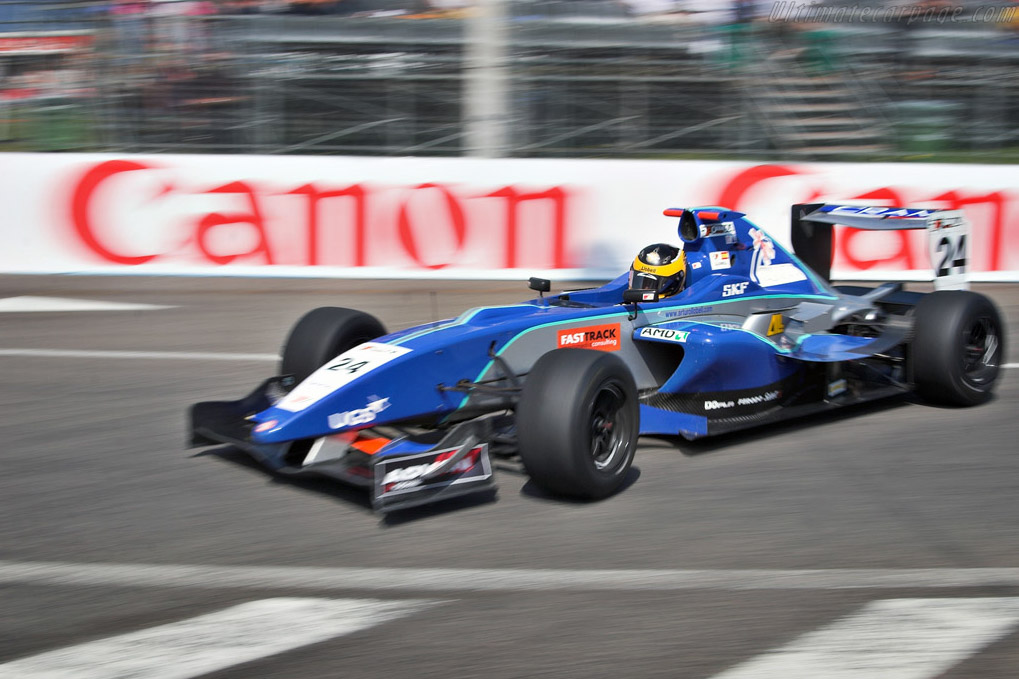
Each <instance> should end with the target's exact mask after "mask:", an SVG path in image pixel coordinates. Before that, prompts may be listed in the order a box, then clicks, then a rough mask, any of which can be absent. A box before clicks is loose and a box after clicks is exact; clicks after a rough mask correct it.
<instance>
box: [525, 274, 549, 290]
mask: <svg viewBox="0 0 1019 679" xmlns="http://www.w3.org/2000/svg"><path fill="white" fill-rule="evenodd" d="M527 287H529V288H530V289H531V290H535V291H537V292H548V291H549V290H551V289H552V281H550V280H549V279H547V278H535V277H533V276H532V277H531V278H529V279H527Z"/></svg>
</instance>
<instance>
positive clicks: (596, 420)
mask: <svg viewBox="0 0 1019 679" xmlns="http://www.w3.org/2000/svg"><path fill="white" fill-rule="evenodd" d="M516 421H517V440H518V444H519V449H520V458H521V459H522V460H523V463H524V467H525V468H526V469H527V473H528V474H529V475H530V476H531V479H533V480H534V482H535V483H536V484H538V485H539V486H540V487H542V488H543V489H545V490H547V491H549V492H551V493H554V494H557V495H565V496H568V497H576V498H581V499H587V500H599V499H602V498H604V497H607V496H609V495H611V494H612V493H614V492H615V491H617V490H618V489H619V487H620V486H622V484H623V482H624V481H625V479H626V473H627V471H628V470H629V469H630V465H631V463H632V462H633V455H634V451H635V450H636V447H637V436H638V434H639V432H640V412H639V408H638V403H637V386H636V384H635V383H634V380H633V375H632V374H631V373H630V370H629V368H627V367H626V364H625V363H623V361H621V360H620V359H619V358H618V357H616V356H613V355H612V354H607V353H605V352H601V351H591V350H588V349H558V350H555V351H551V352H549V353H547V354H545V355H544V356H542V357H541V358H539V359H538V360H537V362H535V364H534V367H533V368H531V372H530V375H528V377H527V380H526V381H525V382H524V388H523V392H522V394H521V396H520V403H519V405H518V406H517V411H516Z"/></svg>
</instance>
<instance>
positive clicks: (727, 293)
mask: <svg viewBox="0 0 1019 679" xmlns="http://www.w3.org/2000/svg"><path fill="white" fill-rule="evenodd" d="M748 285H750V281H743V282H742V283H727V284H726V285H724V286H723V287H722V297H736V296H738V295H742V294H743V293H744V292H746V291H747V286H748Z"/></svg>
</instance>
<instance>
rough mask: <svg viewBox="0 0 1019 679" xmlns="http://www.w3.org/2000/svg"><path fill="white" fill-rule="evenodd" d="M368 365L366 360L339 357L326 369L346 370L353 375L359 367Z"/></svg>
mask: <svg viewBox="0 0 1019 679" xmlns="http://www.w3.org/2000/svg"><path fill="white" fill-rule="evenodd" d="M366 365H368V361H354V360H353V359H351V358H349V357H347V358H341V359H340V360H338V361H337V362H336V363H334V364H332V365H331V366H329V368H328V370H346V371H347V373H349V374H351V375H353V374H354V373H356V372H357V371H358V370H360V369H361V368H363V367H365V366H366Z"/></svg>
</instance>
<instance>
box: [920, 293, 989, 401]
mask: <svg viewBox="0 0 1019 679" xmlns="http://www.w3.org/2000/svg"><path fill="white" fill-rule="evenodd" d="M915 315H916V324H915V336H914V339H913V344H912V348H911V363H912V369H913V382H914V386H915V388H916V393H917V394H919V395H920V396H921V397H923V398H924V399H926V400H928V401H932V402H935V403H944V404H949V405H959V406H972V405H977V404H979V403H984V402H985V401H987V400H988V399H990V398H991V393H992V391H993V389H994V383H995V381H996V380H997V378H998V373H999V371H1000V366H1001V363H1002V359H1003V357H1004V355H1005V334H1004V329H1003V326H1002V323H1001V315H1000V314H999V313H998V310H997V308H995V306H994V304H993V303H992V302H991V300H989V299H987V298H986V297H984V296H983V295H978V294H976V293H973V292H967V291H964V290H938V291H936V292H932V293H930V294H929V295H925V296H924V297H923V298H922V299H921V300H920V302H919V303H918V304H917V305H916V312H915Z"/></svg>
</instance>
